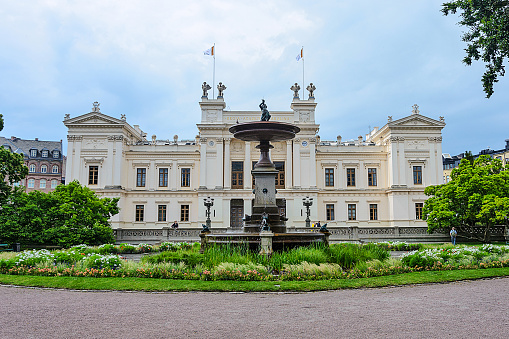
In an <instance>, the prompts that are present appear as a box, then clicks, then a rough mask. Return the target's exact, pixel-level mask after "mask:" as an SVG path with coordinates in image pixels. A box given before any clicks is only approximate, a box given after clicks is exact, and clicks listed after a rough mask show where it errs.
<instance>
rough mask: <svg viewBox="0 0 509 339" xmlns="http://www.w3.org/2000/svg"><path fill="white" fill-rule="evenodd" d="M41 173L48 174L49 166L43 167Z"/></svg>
mask: <svg viewBox="0 0 509 339" xmlns="http://www.w3.org/2000/svg"><path fill="white" fill-rule="evenodd" d="M41 173H48V166H46V165H42V166H41Z"/></svg>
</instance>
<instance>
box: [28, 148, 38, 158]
mask: <svg viewBox="0 0 509 339" xmlns="http://www.w3.org/2000/svg"><path fill="white" fill-rule="evenodd" d="M36 156H37V150H36V149H31V150H30V157H31V158H35V157H36Z"/></svg>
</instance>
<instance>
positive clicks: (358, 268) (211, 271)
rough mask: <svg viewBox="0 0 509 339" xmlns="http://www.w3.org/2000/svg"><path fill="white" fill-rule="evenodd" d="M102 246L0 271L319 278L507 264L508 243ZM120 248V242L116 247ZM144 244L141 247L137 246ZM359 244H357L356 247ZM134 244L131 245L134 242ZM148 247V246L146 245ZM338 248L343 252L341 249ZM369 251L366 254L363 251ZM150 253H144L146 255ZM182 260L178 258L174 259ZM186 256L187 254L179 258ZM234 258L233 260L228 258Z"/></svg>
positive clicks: (39, 254)
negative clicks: (140, 255)
mask: <svg viewBox="0 0 509 339" xmlns="http://www.w3.org/2000/svg"><path fill="white" fill-rule="evenodd" d="M105 247H106V246H103V247H99V248H91V247H88V246H75V247H73V248H71V249H69V250H66V251H54V252H49V251H47V250H39V251H25V252H22V253H19V254H18V255H17V256H15V257H12V256H11V257H9V258H8V259H3V260H0V273H3V274H15V275H42V276H74V277H139V278H160V279H183V280H205V281H212V280H239V281H278V280H294V281H299V280H325V279H355V278H364V277H375V276H384V275H393V274H401V273H409V272H418V271H446V270H458V269H484V268H494V267H509V246H493V245H483V246H479V247H473V246H463V247H455V248H440V249H437V248H431V249H423V250H419V251H413V252H410V253H408V254H406V255H404V256H403V257H402V259H401V260H399V259H393V258H387V257H386V255H385V254H384V253H383V252H380V253H378V252H376V250H375V251H373V252H368V253H364V254H362V253H363V252H356V251H353V250H352V248H353V247H351V245H344V246H338V245H334V246H331V248H330V249H329V248H322V249H320V248H317V247H312V248H308V249H306V248H300V249H295V250H292V251H288V252H284V253H280V254H274V255H273V257H272V258H266V257H264V256H258V255H257V254H256V253H252V252H251V253H249V252H245V251H244V252H243V250H238V249H230V250H229V251H233V252H232V253H233V255H234V256H233V257H228V255H227V253H225V252H227V251H222V252H221V251H220V250H217V249H216V250H214V251H211V253H210V256H213V257H214V258H216V259H217V261H214V260H212V259H213V258H212V259H211V258H208V259H207V258H206V257H207V253H205V255H201V254H199V253H197V251H196V249H195V251H194V252H193V249H190V248H189V247H193V246H191V245H190V246H183V247H184V248H187V249H182V248H180V249H176V248H175V246H174V245H168V249H170V248H171V250H172V251H173V252H167V253H169V254H171V255H169V256H162V257H161V259H160V260H147V261H145V262H141V263H135V262H132V261H126V260H122V259H121V257H119V256H118V255H115V254H100V253H97V252H99V251H100V250H101V249H104V248H105ZM120 247H121V246H120ZM141 247H144V245H143V246H140V248H141ZM359 247H363V246H359ZM134 248H135V249H136V246H134ZM151 250H154V248H153V247H152V249H151ZM341 251H343V252H341ZM359 253H361V254H362V256H363V257H364V259H362V260H358V261H355V262H353V261H351V259H349V258H347V259H346V261H344V262H343V263H342V264H340V262H339V261H336V262H335V260H339V259H340V258H343V259H345V257H348V256H349V255H355V256H358V255H359ZM369 253H372V254H369ZM148 258H150V257H148ZM179 258H180V259H182V260H180V259H179ZM185 258H187V259H185ZM232 261H235V262H232Z"/></svg>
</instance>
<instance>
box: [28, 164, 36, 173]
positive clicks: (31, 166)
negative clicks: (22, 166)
mask: <svg viewBox="0 0 509 339" xmlns="http://www.w3.org/2000/svg"><path fill="white" fill-rule="evenodd" d="M28 171H29V172H30V173H35V164H30V167H29V168H28Z"/></svg>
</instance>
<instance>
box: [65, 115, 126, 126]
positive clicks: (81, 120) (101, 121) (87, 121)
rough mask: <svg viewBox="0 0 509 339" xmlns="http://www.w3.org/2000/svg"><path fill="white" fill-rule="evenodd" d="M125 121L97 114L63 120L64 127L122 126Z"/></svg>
mask: <svg viewBox="0 0 509 339" xmlns="http://www.w3.org/2000/svg"><path fill="white" fill-rule="evenodd" d="M124 123H125V121H124V120H121V119H116V118H113V117H110V116H108V115H105V114H102V113H99V112H90V113H87V114H83V115H80V116H77V117H75V118H72V119H66V120H64V125H66V126H76V125H124Z"/></svg>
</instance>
